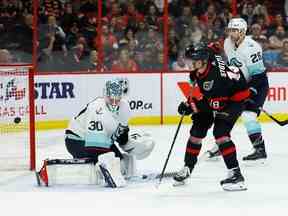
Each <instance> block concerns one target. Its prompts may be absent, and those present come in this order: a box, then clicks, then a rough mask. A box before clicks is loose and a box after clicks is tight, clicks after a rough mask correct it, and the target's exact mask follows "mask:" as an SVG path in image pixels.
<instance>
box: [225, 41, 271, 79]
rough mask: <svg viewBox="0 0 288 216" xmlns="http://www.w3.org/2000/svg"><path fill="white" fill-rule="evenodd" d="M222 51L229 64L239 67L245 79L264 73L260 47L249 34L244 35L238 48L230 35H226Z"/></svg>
mask: <svg viewBox="0 0 288 216" xmlns="http://www.w3.org/2000/svg"><path fill="white" fill-rule="evenodd" d="M224 51H225V54H226V56H227V58H228V63H229V65H233V66H236V67H238V68H240V69H241V70H242V71H243V74H244V76H245V78H246V80H247V81H249V80H250V79H251V77H252V76H254V75H257V74H261V73H265V70H266V69H265V66H264V63H263V59H262V48H261V46H260V44H258V43H257V42H256V41H254V40H253V39H252V38H251V37H250V36H246V37H245V39H244V40H243V41H242V43H241V44H240V46H239V47H238V48H236V47H235V44H234V43H233V42H232V41H231V39H230V37H227V38H226V39H225V41H224Z"/></svg>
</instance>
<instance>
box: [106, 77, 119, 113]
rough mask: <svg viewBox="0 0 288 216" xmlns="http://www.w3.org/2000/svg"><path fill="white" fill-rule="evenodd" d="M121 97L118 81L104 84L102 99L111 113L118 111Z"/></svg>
mask: <svg viewBox="0 0 288 216" xmlns="http://www.w3.org/2000/svg"><path fill="white" fill-rule="evenodd" d="M122 95H123V90H122V85H121V83H120V82H119V80H109V81H107V82H106V84H105V88H104V97H105V101H106V104H107V107H108V108H109V110H110V111H111V112H115V111H117V110H118V109H119V103H120V101H121V98H122Z"/></svg>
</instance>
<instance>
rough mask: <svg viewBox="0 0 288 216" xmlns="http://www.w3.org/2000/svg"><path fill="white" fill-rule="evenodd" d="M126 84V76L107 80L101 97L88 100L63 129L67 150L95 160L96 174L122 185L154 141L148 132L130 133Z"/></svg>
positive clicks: (149, 151) (132, 173) (152, 146)
mask: <svg viewBox="0 0 288 216" xmlns="http://www.w3.org/2000/svg"><path fill="white" fill-rule="evenodd" d="M128 84H129V83H128V79H127V78H115V79H111V80H108V81H107V82H106V83H105V87H104V94H103V97H97V98H96V99H94V100H93V101H92V102H90V103H88V104H87V105H86V107H85V108H84V109H82V110H81V111H80V112H79V114H78V115H77V116H75V117H74V118H73V119H72V120H71V121H70V123H69V126H68V128H67V129H66V130H65V145H66V148H67V150H68V152H69V153H70V154H71V155H72V156H73V158H74V159H91V160H93V161H95V163H96V165H98V167H99V168H100V169H96V171H97V175H98V176H99V175H100V178H102V179H105V181H106V183H107V185H108V186H111V187H122V186H125V185H126V180H127V179H129V178H130V177H133V176H134V175H136V161H135V160H136V159H138V160H141V159H144V158H146V157H148V156H149V155H150V153H151V151H152V150H153V148H154V145H155V142H154V140H153V139H152V138H151V137H150V136H149V135H148V134H143V135H141V134H138V133H137V134H131V133H130V134H129V125H128V121H129V118H130V116H131V111H130V107H129V103H128V101H127V99H126V98H125V97H124V95H126V94H128V89H129V86H128ZM103 169H105V170H103ZM107 174H108V177H107ZM111 179H112V181H111ZM111 182H112V183H111Z"/></svg>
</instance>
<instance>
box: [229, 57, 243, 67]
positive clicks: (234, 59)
mask: <svg viewBox="0 0 288 216" xmlns="http://www.w3.org/2000/svg"><path fill="white" fill-rule="evenodd" d="M229 65H230V66H236V67H242V63H241V62H240V61H238V60H237V59H236V58H235V57H234V58H232V59H231V60H230V62H229Z"/></svg>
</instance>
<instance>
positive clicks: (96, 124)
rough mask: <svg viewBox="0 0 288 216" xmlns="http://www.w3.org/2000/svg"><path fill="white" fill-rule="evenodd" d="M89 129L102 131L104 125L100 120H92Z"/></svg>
mask: <svg viewBox="0 0 288 216" xmlns="http://www.w3.org/2000/svg"><path fill="white" fill-rule="evenodd" d="M88 129H89V130H91V131H94V130H97V131H102V130H103V125H102V123H101V122H100V121H90V122H89V127H88Z"/></svg>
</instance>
